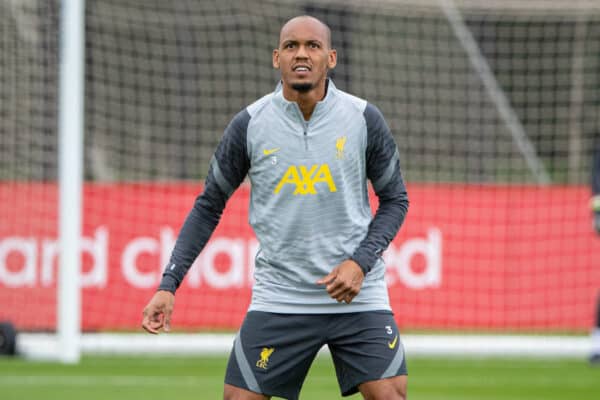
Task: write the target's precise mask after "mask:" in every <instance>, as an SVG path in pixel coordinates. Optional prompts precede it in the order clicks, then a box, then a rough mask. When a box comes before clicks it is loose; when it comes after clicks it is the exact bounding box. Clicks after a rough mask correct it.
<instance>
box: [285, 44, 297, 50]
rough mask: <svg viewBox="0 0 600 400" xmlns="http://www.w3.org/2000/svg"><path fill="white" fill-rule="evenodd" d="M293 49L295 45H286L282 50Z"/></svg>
mask: <svg viewBox="0 0 600 400" xmlns="http://www.w3.org/2000/svg"><path fill="white" fill-rule="evenodd" d="M294 47H296V43H286V44H285V45H284V46H283V48H284V49H293V48H294Z"/></svg>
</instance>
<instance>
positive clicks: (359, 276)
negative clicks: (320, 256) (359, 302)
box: [317, 260, 365, 304]
mask: <svg viewBox="0 0 600 400" xmlns="http://www.w3.org/2000/svg"><path fill="white" fill-rule="evenodd" d="M364 278H365V275H364V274H363V272H362V269H361V268H360V266H359V265H358V264H357V263H356V262H355V261H353V260H346V261H344V262H342V263H341V264H340V265H338V266H337V267H335V268H334V269H333V271H331V272H330V273H329V275H327V276H325V277H323V278H321V279H319V280H318V281H317V284H318V285H325V290H327V293H329V296H330V297H331V298H332V299H336V300H337V301H338V302H342V301H345V302H346V303H348V304H349V303H350V302H351V301H352V299H354V298H355V297H356V295H357V294H358V292H360V288H361V287H362V283H363V280H364Z"/></svg>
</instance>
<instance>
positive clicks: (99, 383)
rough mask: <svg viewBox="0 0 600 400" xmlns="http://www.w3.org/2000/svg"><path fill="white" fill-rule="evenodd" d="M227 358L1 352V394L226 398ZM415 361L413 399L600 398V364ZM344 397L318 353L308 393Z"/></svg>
mask: <svg viewBox="0 0 600 400" xmlns="http://www.w3.org/2000/svg"><path fill="white" fill-rule="evenodd" d="M226 362H227V359H226V357H183V358H159V357H108V356H102V357H96V356H86V357H84V358H83V360H82V362H81V363H80V364H79V365H76V366H68V365H61V364H56V363H48V362H32V361H24V360H20V359H18V358H16V359H11V358H0V399H2V400H42V399H43V400H72V399H73V400H74V399H78V400H79V399H86V400H99V399H103V400H104V399H111V400H125V399H127V400H136V399H139V400H153V399H177V400H187V399H190V400H191V399H194V400H204V399H220V398H221V393H222V381H223V374H224V370H225V364H226ZM408 367H409V399H411V400H412V399H414V400H433V399H439V400H454V399H456V400H483V399H498V400H499V399H502V400H507V399H509V400H510V399H514V400H516V399H519V400H523V399H527V400H553V399H571V400H587V399H589V400H592V399H594V400H598V399H600V366H599V367H592V366H590V365H588V364H587V362H586V361H585V360H564V359H551V358H547V359H533V360H532V359H456V358H442V359H434V358H413V359H409V364H408ZM340 398H341V396H340V395H339V392H338V389H337V385H336V381H335V374H334V370H333V366H332V364H331V361H330V359H329V357H328V356H324V357H320V358H318V359H317V360H316V361H315V363H314V364H313V367H312V369H311V371H310V372H309V376H308V378H307V380H306V382H305V385H304V389H303V391H302V395H301V399H306V400H331V399H340ZM349 398H350V399H360V396H358V395H354V396H351V397H349Z"/></svg>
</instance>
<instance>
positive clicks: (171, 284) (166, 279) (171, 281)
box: [157, 274, 179, 294]
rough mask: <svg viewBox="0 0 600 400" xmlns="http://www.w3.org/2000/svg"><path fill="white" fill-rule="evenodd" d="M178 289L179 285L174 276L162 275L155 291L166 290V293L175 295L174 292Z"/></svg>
mask: <svg viewBox="0 0 600 400" xmlns="http://www.w3.org/2000/svg"><path fill="white" fill-rule="evenodd" d="M177 287H179V283H178V282H177V280H176V279H175V277H174V276H172V275H168V274H164V275H163V277H162V280H161V281H160V285H158V289H157V290H166V291H167V292H171V293H173V294H175V291H176V290H177Z"/></svg>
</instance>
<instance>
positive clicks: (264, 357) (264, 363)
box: [256, 347, 275, 369]
mask: <svg viewBox="0 0 600 400" xmlns="http://www.w3.org/2000/svg"><path fill="white" fill-rule="evenodd" d="M274 351H275V347H271V348H268V347H263V349H262V351H261V352H260V360H258V361H257V362H256V366H257V367H258V368H262V369H267V367H268V364H269V357H271V354H273V352H274Z"/></svg>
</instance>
